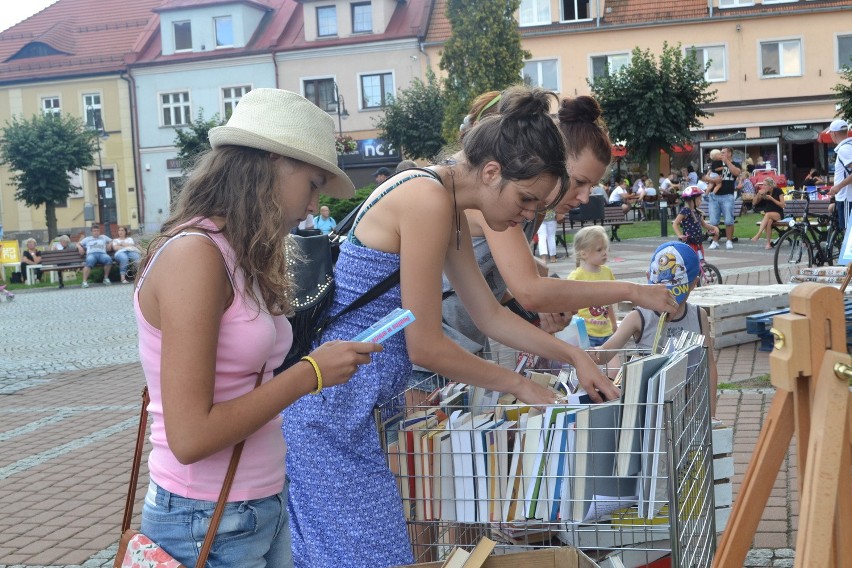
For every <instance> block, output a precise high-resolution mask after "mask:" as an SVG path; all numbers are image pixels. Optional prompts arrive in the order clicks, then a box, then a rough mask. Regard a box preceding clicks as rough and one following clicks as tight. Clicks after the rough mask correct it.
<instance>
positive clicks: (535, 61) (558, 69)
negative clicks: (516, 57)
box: [521, 57, 562, 93]
mask: <svg viewBox="0 0 852 568" xmlns="http://www.w3.org/2000/svg"><path fill="white" fill-rule="evenodd" d="M551 61H552V62H553V63H554V64H555V65H556V86H555V87H549V86H544V85H541V84H533V86H536V87H542V88H544V89H547V90H549V91H555V92H557V93H561V92H562V91H561V87H562V67H561V65H560V63H559V58H558V57H540V58H534V59H527V60H525V61H524V66H523V68H522V69H521V79H522V80H523V79H524V78H525V77H526V74H525V73H524V71H525V70H526V67H527V65H530V64H536V66H537V70H538V74H539V76H541V64H542V63H546V62H551Z"/></svg>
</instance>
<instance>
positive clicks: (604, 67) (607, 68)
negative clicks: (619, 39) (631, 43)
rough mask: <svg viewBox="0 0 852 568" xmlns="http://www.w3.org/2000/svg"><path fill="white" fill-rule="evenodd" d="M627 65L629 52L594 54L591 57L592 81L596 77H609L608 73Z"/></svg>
mask: <svg viewBox="0 0 852 568" xmlns="http://www.w3.org/2000/svg"><path fill="white" fill-rule="evenodd" d="M627 65H630V54H629V53H615V54H612V55H595V56H594V57H592V81H594V80H595V79H597V78H598V77H609V76H610V74H612V73H615V72H616V71H619V70H620V69H621V68H622V67H626V66H627Z"/></svg>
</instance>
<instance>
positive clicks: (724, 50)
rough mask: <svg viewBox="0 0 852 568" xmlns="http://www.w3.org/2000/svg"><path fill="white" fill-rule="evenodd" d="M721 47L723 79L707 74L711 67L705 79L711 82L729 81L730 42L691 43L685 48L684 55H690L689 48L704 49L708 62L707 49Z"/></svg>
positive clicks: (705, 58) (705, 74) (705, 73)
mask: <svg viewBox="0 0 852 568" xmlns="http://www.w3.org/2000/svg"><path fill="white" fill-rule="evenodd" d="M714 48H721V49H722V75H723V78H722V79H711V78H709V77H708V76H707V73H708V72H709V69H708V70H707V71H705V72H704V80H705V81H707V82H709V83H725V82H727V81H728V44H727V43H707V44H696V45H689V46H686V47H684V48H683V55H684V57H687V56H689V50H690V49H695V50H702V51H703V52H704V55H703V57H704V62H705V63H706V62H707V50H708V49H714ZM711 68H712V67H711Z"/></svg>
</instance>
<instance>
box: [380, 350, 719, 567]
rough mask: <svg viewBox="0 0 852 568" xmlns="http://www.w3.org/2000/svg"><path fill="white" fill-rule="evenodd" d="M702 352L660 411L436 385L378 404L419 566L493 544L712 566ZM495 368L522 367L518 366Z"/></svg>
mask: <svg viewBox="0 0 852 568" xmlns="http://www.w3.org/2000/svg"><path fill="white" fill-rule="evenodd" d="M636 353H637V352H636V350H625V352H624V353H623V355H624V358H625V359H629V358H630V356H632V355H634V354H636ZM696 354H697V358H696V360H693V361H690V362H689V365H688V371H684V372H683V373H682V374H681V376H680V377H679V380H676V381H672V382H671V383H670V384H668V385H667V386H666V389H665V391H664V392H665V397H664V398H663V399H662V400H663V401H662V402H654V403H636V404H628V403H624V402H623V401H614V402H611V403H606V404H598V405H594V404H588V400H587V399H585V400H577V399H576V398H573V399H569V400H570V401H571V402H570V403H568V404H560V405H552V406H544V407H536V408H534V409H531V408H530V407H528V406H526V405H523V404H519V403H514V402H511V403H509V402H507V400H508V398H509V397H506V395H500V393H493V392H488V391H485V390H484V389H478V388H476V387H467V386H466V385H459V384H455V383H452V382H451V381H449V380H447V379H445V378H443V377H440V376H437V375H433V376H430V377H428V378H427V379H426V380H425V381H424V382H423V383H422V384H420V385H414V386H412V387H411V388H409V389H408V390H407V391H406V392H404V393H403V394H401V395H400V396H398V397H396V398H395V399H393V400H391V401H387V402H386V403H385V404H382V405H380V406H379V407H378V408H377V409H376V420H377V424H378V428H379V434H380V438H381V441H382V444H383V445H384V447H385V452H386V456H387V459H388V464H389V466H390V468H391V469H392V470H393V471H394V473H395V475H396V476H397V482H398V487H399V491H400V495H401V499H402V502H403V509H404V511H405V514H406V519H407V524H408V529H409V536H410V538H411V544H412V548H413V552H414V557H415V559H416V560H417V562H431V561H440V560H443V559H445V558H446V556H447V555H448V554H449V553H450V551H451V550H452V549H453V548H454V547H456V546H461V547H467V548H472V547H473V546H474V545H475V544H476V543H477V542H478V541H479V539H480V538H482V537H488V538H491V539H492V540H494V541H496V542H497V543H498V545H497V548H496V549H495V550H496V553H497V554H500V553H510V552H518V551H523V550H525V549H533V548H541V547H557V546H564V545H571V546H574V547H576V548H579V549H581V550H583V551H584V552H586V554H588V555H589V556H590V557H592V558H593V559H597V560H600V559H603V558H605V557H607V556H614V555H617V556H619V557H620V559H621V560H622V562H624V564H625V566H644V565H647V564H650V563H652V562H654V561H656V560H658V559H660V558H664V557H668V556H670V557H671V559H672V561H671V565H672V566H683V567H703V566H710V563H711V561H712V557H713V552H714V550H715V527H714V521H715V515H714V503H713V471H712V467H713V460H712V449H711V446H710V412H709V392H708V383H707V358H706V349H704V348H700V347H699V348H697V349H696ZM493 358H494V359H495V361H496V362H498V363H500V364H505V365H507V366H512V365H513V359H514V360H515V361H517V359H518V354H517V353H512V352H507V351H506V350H503V351H502V352H501V353H500V354H499V356H496V357H493ZM500 359H502V360H500ZM684 368H685V369H686V368H687V366H686V363H684ZM669 387H670V388H669ZM637 417H641V419H638V418H637ZM637 420H639V421H638V422H637ZM628 424H637V427H628Z"/></svg>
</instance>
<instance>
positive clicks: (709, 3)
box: [707, 0, 713, 18]
mask: <svg viewBox="0 0 852 568" xmlns="http://www.w3.org/2000/svg"><path fill="white" fill-rule="evenodd" d="M707 11H708V12H709V13H710V17H711V18H712V17H713V0H707Z"/></svg>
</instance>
